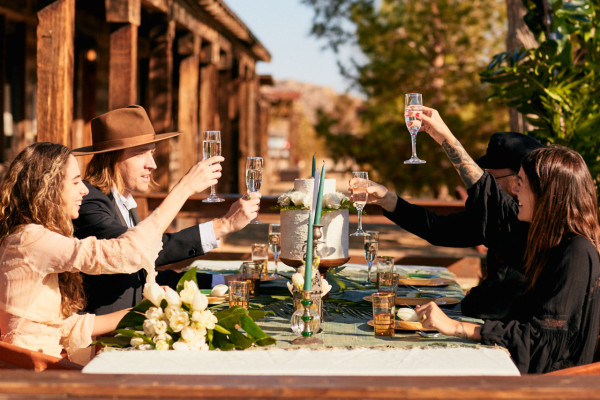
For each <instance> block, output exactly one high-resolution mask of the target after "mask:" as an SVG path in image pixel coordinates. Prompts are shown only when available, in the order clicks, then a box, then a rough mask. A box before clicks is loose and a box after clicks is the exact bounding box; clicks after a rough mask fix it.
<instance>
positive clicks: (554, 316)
mask: <svg viewBox="0 0 600 400" xmlns="http://www.w3.org/2000/svg"><path fill="white" fill-rule="evenodd" d="M418 118H420V119H422V121H423V127H422V130H425V131H426V132H428V133H429V134H430V135H431V136H432V137H433V138H434V139H435V140H436V141H437V142H438V143H440V144H441V145H442V147H443V148H444V150H445V151H446V153H447V154H448V155H449V157H450V159H451V161H452V162H453V164H454V166H455V167H456V168H457V170H458V171H459V173H460V175H461V177H462V178H463V181H465V183H466V184H467V187H468V190H469V199H468V200H467V204H466V206H467V207H469V208H470V209H472V210H478V212H480V216H481V218H485V219H486V223H487V224H488V226H490V225H491V226H492V227H493V226H498V228H499V229H500V228H501V227H502V226H504V225H505V224H508V223H510V222H511V221H514V219H516V218H518V219H519V220H521V221H526V222H530V228H529V233H528V239H527V248H526V251H525V256H524V260H523V262H524V267H525V274H526V276H525V279H526V282H524V283H525V287H526V288H527V289H526V291H525V293H524V295H522V296H521V297H520V299H519V300H518V301H517V302H516V304H515V305H514V306H513V307H512V309H511V311H510V312H509V314H508V315H507V316H506V317H505V318H504V319H502V320H486V321H485V323H484V324H483V325H479V324H474V323H468V322H459V321H455V320H452V319H450V318H448V317H447V316H446V315H445V314H444V313H443V312H442V311H441V310H440V309H439V307H437V305H435V304H434V303H429V304H426V305H424V306H422V307H419V308H418V310H417V314H418V315H419V317H420V318H421V320H422V321H423V325H424V326H425V327H427V328H435V329H437V330H438V331H440V332H441V333H443V334H446V335H454V336H460V337H463V338H469V339H473V340H480V341H481V342H482V343H483V344H488V345H501V346H504V347H506V348H507V349H508V350H509V352H510V354H511V357H512V359H513V361H514V362H515V364H516V365H517V367H518V368H519V370H520V371H521V372H522V373H542V372H549V371H553V370H557V369H562V368H566V367H571V366H576V365H582V364H587V363H590V362H591V361H592V357H593V354H594V350H595V347H596V343H597V340H598V331H599V328H600V296H599V293H598V291H599V290H600V288H599V287H598V285H599V283H600V255H599V254H600V227H599V223H598V204H597V196H596V191H595V188H594V183H593V180H592V177H591V175H590V172H589V170H588V168H587V166H586V164H585V162H584V160H583V158H582V157H581V156H580V155H579V154H578V153H577V152H575V151H573V150H570V149H567V148H565V147H562V146H550V147H545V148H540V149H536V150H534V151H532V152H531V153H529V154H528V155H527V156H526V157H525V158H524V159H523V161H522V166H521V170H520V171H519V174H518V180H517V183H516V185H515V187H514V192H515V193H516V195H517V201H515V200H514V199H513V198H512V197H510V196H508V195H506V194H504V193H503V192H502V191H501V190H500V189H499V186H498V184H497V183H496V181H495V180H494V178H493V177H491V176H490V175H489V174H488V173H486V172H484V171H483V170H482V169H481V168H479V167H478V166H477V164H476V163H475V162H474V161H473V159H471V157H470V156H469V155H468V154H467V153H466V151H465V150H464V148H463V147H462V146H461V145H460V143H459V142H458V140H456V138H455V137H454V136H453V134H452V133H451V132H450V130H449V129H448V127H447V126H446V125H445V124H444V122H443V121H442V119H441V118H440V116H439V114H438V113H437V111H435V110H433V109H430V108H427V107H424V111H423V114H420V115H419V116H418Z"/></svg>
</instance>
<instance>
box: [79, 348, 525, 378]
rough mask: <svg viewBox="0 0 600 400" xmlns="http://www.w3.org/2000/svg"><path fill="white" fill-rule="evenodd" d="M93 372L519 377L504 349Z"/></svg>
mask: <svg viewBox="0 0 600 400" xmlns="http://www.w3.org/2000/svg"><path fill="white" fill-rule="evenodd" d="M83 372H84V373H90V374H107V373H110V374H114V373H118V374H121V373H122V374H174V375H309V376H310V375H317V376H322V375H331V376H333V375H336V376H364V375H372V376H423V375H451V376H456V375H496V376H500V375H503V376H518V375H519V371H518V370H517V368H516V367H515V365H514V364H513V362H512V361H511V359H510V357H509V355H508V353H507V352H506V351H505V350H503V349H500V348H497V349H494V348H464V347H456V348H412V349H366V348H360V349H352V350H347V349H331V350H309V349H297V350H283V349H269V350H250V351H229V352H225V351H204V352H190V351H185V352H184V351H173V350H171V351H156V350H151V351H106V352H103V353H101V354H99V355H98V356H96V357H95V358H94V359H92V361H90V363H89V364H88V365H86V366H85V368H84V369H83Z"/></svg>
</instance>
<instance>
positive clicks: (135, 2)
mask: <svg viewBox="0 0 600 400" xmlns="http://www.w3.org/2000/svg"><path fill="white" fill-rule="evenodd" d="M105 4H106V21H107V22H110V23H111V33H110V65H109V73H108V108H109V110H113V109H115V108H120V107H127V106H128V105H131V104H135V103H136V102H137V70H138V26H139V25H140V22H141V0H105Z"/></svg>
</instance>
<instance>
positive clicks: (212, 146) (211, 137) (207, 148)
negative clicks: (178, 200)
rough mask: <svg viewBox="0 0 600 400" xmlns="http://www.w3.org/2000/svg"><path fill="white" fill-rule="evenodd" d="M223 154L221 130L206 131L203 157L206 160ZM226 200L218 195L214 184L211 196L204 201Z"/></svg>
mask: <svg viewBox="0 0 600 400" xmlns="http://www.w3.org/2000/svg"><path fill="white" fill-rule="evenodd" d="M220 155H221V131H204V132H203V133H202V157H203V159H204V160H206V159H207V158H211V157H214V156H220ZM222 201H225V199H222V198H220V197H217V194H216V192H215V187H214V185H213V186H211V187H210V196H208V197H207V198H206V199H204V200H202V202H203V203H220V202H222Z"/></svg>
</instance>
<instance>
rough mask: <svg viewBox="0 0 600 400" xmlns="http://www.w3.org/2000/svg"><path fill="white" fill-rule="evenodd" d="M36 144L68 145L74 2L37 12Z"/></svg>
mask: <svg viewBox="0 0 600 400" xmlns="http://www.w3.org/2000/svg"><path fill="white" fill-rule="evenodd" d="M38 21H39V22H38V27H37V76H38V90H37V130H38V141H50V142H56V143H61V144H64V145H65V146H69V147H70V146H71V122H72V120H73V68H74V42H73V39H74V32H75V0H56V1H55V2H54V3H52V4H50V5H48V6H46V7H45V8H43V9H42V10H40V11H39V12H38Z"/></svg>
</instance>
